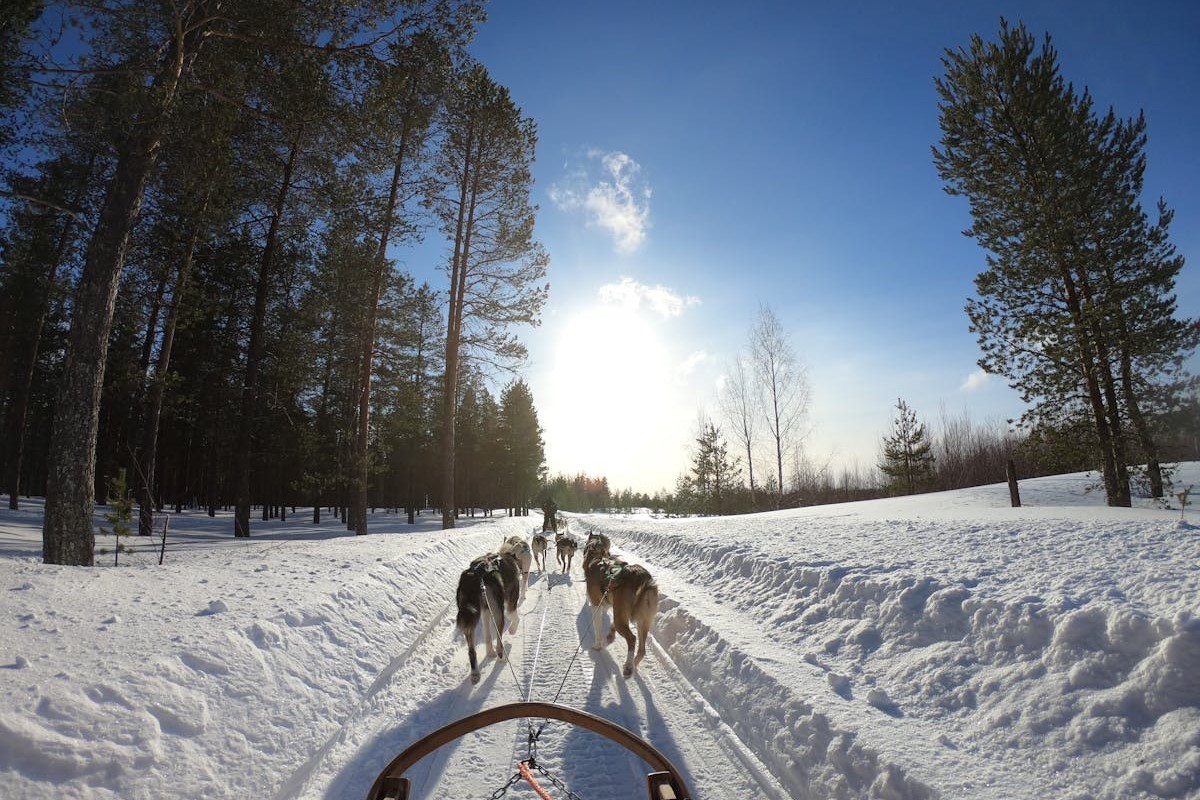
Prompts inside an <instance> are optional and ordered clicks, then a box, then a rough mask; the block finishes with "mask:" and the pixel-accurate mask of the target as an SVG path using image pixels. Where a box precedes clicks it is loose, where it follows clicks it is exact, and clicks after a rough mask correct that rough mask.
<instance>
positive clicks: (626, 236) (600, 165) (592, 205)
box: [550, 150, 651, 253]
mask: <svg viewBox="0 0 1200 800" xmlns="http://www.w3.org/2000/svg"><path fill="white" fill-rule="evenodd" d="M641 171H642V168H641V166H640V165H639V164H638V163H637V162H636V161H634V160H633V159H632V158H630V157H629V156H628V155H626V154H625V153H622V152H619V151H614V152H611V153H602V152H600V151H598V150H593V151H591V152H589V153H588V154H587V161H586V163H585V164H584V165H583V166H582V167H579V168H576V169H574V170H572V171H571V172H570V173H569V174H568V175H567V176H566V177H564V178H563V179H562V180H561V181H560V182H558V183H556V184H554V185H553V186H551V187H550V200H551V201H552V202H553V203H554V204H555V205H556V206H557V207H558V208H560V209H562V210H563V211H582V212H583V214H584V215H585V217H586V219H587V223H588V224H589V225H597V226H599V227H601V228H603V229H605V230H606V231H608V232H609V234H611V235H612V237H613V246H614V247H615V248H616V250H617V252H618V253H632V252H634V251H635V250H637V249H638V248H639V247H641V245H642V242H644V241H645V240H646V231H647V229H649V227H650V195H651V191H650V186H649V185H647V184H646V182H645V180H644V178H643V177H642V174H641Z"/></svg>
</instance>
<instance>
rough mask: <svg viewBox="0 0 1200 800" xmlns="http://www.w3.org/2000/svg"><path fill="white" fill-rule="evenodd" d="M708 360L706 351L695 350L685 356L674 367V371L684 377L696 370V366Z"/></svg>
mask: <svg viewBox="0 0 1200 800" xmlns="http://www.w3.org/2000/svg"><path fill="white" fill-rule="evenodd" d="M705 361H708V353H707V352H706V351H704V350H696V351H694V352H693V353H692V354H691V355H689V356H688V357H687V358H685V359H684V360H683V361H682V362H681V363H680V364H679V366H677V367H675V372H676V373H677V374H678V375H679V376H680V377H686V376H688V375H691V374H692V373H693V372H695V371H696V367H698V366H700V365H701V364H703V363H704V362H705Z"/></svg>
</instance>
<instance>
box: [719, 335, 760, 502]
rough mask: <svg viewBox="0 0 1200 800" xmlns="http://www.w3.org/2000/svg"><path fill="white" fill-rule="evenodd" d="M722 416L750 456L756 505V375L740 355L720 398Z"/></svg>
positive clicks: (752, 492)
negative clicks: (754, 379) (751, 372)
mask: <svg viewBox="0 0 1200 800" xmlns="http://www.w3.org/2000/svg"><path fill="white" fill-rule="evenodd" d="M717 403H718V404H719V405H720V407H721V413H722V414H723V415H724V417H725V420H726V421H727V422H728V423H729V429H730V430H731V431H733V438H734V439H735V440H736V441H737V443H738V445H739V446H740V447H741V448H743V449H744V450H745V452H746V473H747V475H748V477H749V479H750V502H751V503H754V502H755V501H754V433H755V428H756V427H757V423H758V416H757V415H758V409H757V408H756V403H755V391H754V383H753V375H751V374H750V371H749V369H748V367H747V366H746V359H745V357H744V356H743V355H742V354H740V353H739V354H738V355H737V356H736V357H735V358H734V359H733V363H732V364H731V365H730V369H729V374H728V375H726V376H725V382H724V383H723V384H722V385H721V388H720V390H719V391H718V394H717Z"/></svg>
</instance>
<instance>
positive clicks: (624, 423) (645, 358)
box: [543, 306, 673, 488]
mask: <svg viewBox="0 0 1200 800" xmlns="http://www.w3.org/2000/svg"><path fill="white" fill-rule="evenodd" d="M554 363H555V367H554V371H553V372H552V373H551V378H550V384H551V387H550V391H551V394H552V395H553V401H552V402H551V403H549V404H548V410H549V409H552V412H551V415H550V416H548V417H547V419H545V420H544V422H543V425H544V427H545V428H546V429H547V432H548V434H549V436H548V445H551V446H552V448H553V451H554V452H552V453H551V452H548V454H547V455H548V456H551V459H550V460H551V462H552V468H553V463H554V462H558V463H566V464H580V465H583V466H581V467H580V468H579V469H580V470H581V471H586V472H588V473H589V474H592V475H605V476H606V477H608V478H609V480H610V483H611V482H620V481H622V477H621V476H624V477H623V480H624V483H619V484H618V486H624V487H625V488H630V487H628V483H629V482H630V481H631V480H634V478H633V477H632V476H635V475H636V474H637V473H638V472H639V471H640V470H639V465H640V464H642V463H644V462H645V461H646V460H647V459H651V460H653V459H655V458H657V457H658V454H656V453H654V452H653V450H654V449H655V445H656V443H657V440H658V438H659V437H658V436H657V429H658V428H659V427H660V426H661V423H662V419H663V416H664V415H665V414H667V413H668V412H667V409H668V407H669V405H670V402H669V398H668V396H667V393H668V391H669V390H670V387H671V386H672V384H673V381H672V375H671V365H670V359H669V357H668V354H667V350H666V348H665V346H664V344H663V342H662V340H661V338H660V336H659V334H658V332H657V331H656V330H655V329H654V327H653V326H652V325H651V324H650V323H648V322H647V321H646V320H645V319H643V318H642V317H641V316H639V314H638V313H637V312H636V311H634V310H630V309H626V308H621V307H615V306H598V307H595V308H592V309H589V310H587V311H584V312H581V313H579V314H577V315H576V316H574V317H572V318H571V319H570V321H569V322H568V323H567V324H566V326H565V327H564V330H563V333H562V336H561V338H560V339H559V342H558V347H557V350H556V353H555V359H554ZM614 488H618V487H614Z"/></svg>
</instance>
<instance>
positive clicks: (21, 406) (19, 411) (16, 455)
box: [5, 164, 91, 511]
mask: <svg viewBox="0 0 1200 800" xmlns="http://www.w3.org/2000/svg"><path fill="white" fill-rule="evenodd" d="M88 174H89V175H90V174H91V165H90V164H89V166H88ZM74 228H75V217H74V216H73V215H69V216H68V217H67V219H66V221H65V222H64V223H63V229H62V231H61V232H60V233H59V236H58V243H57V245H56V247H55V252H54V260H53V261H52V262H51V263H50V274H49V275H47V276H46V292H45V294H44V296H43V297H42V308H41V311H40V314H39V316H38V321H37V325H36V327H35V328H34V331H33V335H32V336H30V337H29V342H28V343H27V346H26V349H25V357H24V359H23V360H21V361H18V364H19V365H20V366H21V367H23V370H22V371H21V372H20V373H19V374H18V375H17V380H16V383H15V384H14V386H13V394H12V398H11V402H10V404H9V409H8V421H7V422H8V430H7V432H6V436H5V441H6V443H7V444H8V446H9V448H10V449H9V451H8V476H7V478H8V481H7V482H8V507H9V509H10V510H13V511H16V510H17V508H18V507H19V505H20V502H19V500H18V497H19V496H20V494H21V464H22V462H23V461H24V458H25V421H26V418H27V417H28V415H29V396H30V394H31V393H32V392H33V373H34V371H35V369H36V368H37V358H38V351H39V350H40V349H41V343H42V333H43V332H44V330H45V327H46V317H47V315H48V314H49V312H50V290H51V289H52V288H53V286H54V283H55V282H56V281H57V280H58V267H59V265H60V264H61V263H62V262H63V259H64V258H65V257H66V253H67V247H68V246H69V245H70V243H71V235H72V231H73V230H74ZM13 344H14V345H17V346H19V344H20V343H19V342H14V343H13Z"/></svg>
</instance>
